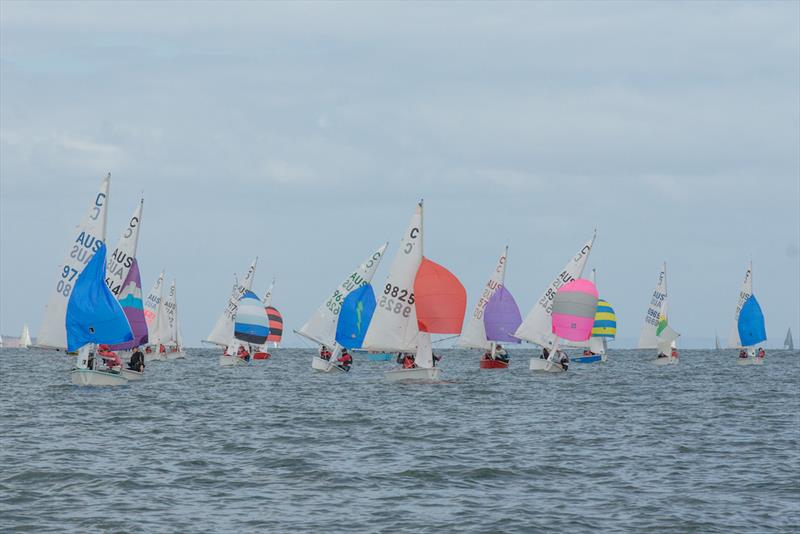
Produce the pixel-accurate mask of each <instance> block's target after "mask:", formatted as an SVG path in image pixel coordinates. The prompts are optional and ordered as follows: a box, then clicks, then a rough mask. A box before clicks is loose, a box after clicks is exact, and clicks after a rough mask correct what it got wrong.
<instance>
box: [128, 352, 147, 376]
mask: <svg viewBox="0 0 800 534" xmlns="http://www.w3.org/2000/svg"><path fill="white" fill-rule="evenodd" d="M128 369H130V370H131V371H137V372H139V373H143V372H144V354H142V351H141V350H139V347H136V348H135V349H133V354H131V360H130V361H129V362H128Z"/></svg>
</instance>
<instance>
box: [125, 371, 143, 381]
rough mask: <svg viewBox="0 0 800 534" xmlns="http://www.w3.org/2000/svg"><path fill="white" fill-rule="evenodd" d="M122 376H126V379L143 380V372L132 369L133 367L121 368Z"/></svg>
mask: <svg viewBox="0 0 800 534" xmlns="http://www.w3.org/2000/svg"><path fill="white" fill-rule="evenodd" d="M122 376H124V377H125V378H127V379H128V380H143V379H144V373H140V372H139V371H134V370H133V369H123V370H122Z"/></svg>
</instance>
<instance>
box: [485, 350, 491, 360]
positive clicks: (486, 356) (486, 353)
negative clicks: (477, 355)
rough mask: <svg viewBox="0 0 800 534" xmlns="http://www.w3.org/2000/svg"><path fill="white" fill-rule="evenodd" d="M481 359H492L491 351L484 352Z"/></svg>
mask: <svg viewBox="0 0 800 534" xmlns="http://www.w3.org/2000/svg"><path fill="white" fill-rule="evenodd" d="M483 359H484V360H491V359H492V351H490V350H487V351H486V352H484V353H483Z"/></svg>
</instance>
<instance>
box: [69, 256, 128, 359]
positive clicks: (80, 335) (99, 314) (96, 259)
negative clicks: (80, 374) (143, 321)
mask: <svg viewBox="0 0 800 534" xmlns="http://www.w3.org/2000/svg"><path fill="white" fill-rule="evenodd" d="M105 263H106V246H105V245H104V244H101V245H100V247H99V248H98V249H97V251H96V252H95V254H94V256H93V257H92V259H91V260H90V261H89V264H88V265H87V266H86V268H85V269H84V270H83V271H82V272H81V274H80V275H78V279H77V280H76V282H75V286H74V287H73V289H72V291H71V292H70V297H69V301H68V303H67V310H66V314H65V315H66V318H65V336H66V339H67V350H68V351H77V350H78V349H80V348H81V347H83V346H84V345H86V344H87V343H109V344H110V343H123V342H125V341H130V340H132V339H133V334H132V333H131V328H130V325H128V319H127V318H126V317H125V313H124V312H123V311H122V306H120V304H119V302H118V301H117V298H116V297H115V296H114V294H113V293H111V291H110V290H109V289H108V287H107V286H106V283H105Z"/></svg>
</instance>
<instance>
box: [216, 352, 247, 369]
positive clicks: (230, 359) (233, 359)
mask: <svg viewBox="0 0 800 534" xmlns="http://www.w3.org/2000/svg"><path fill="white" fill-rule="evenodd" d="M219 364H220V365H221V366H222V367H232V366H234V365H247V364H248V362H246V361H244V360H243V359H241V358H240V357H238V356H225V355H222V356H220V357H219Z"/></svg>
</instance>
